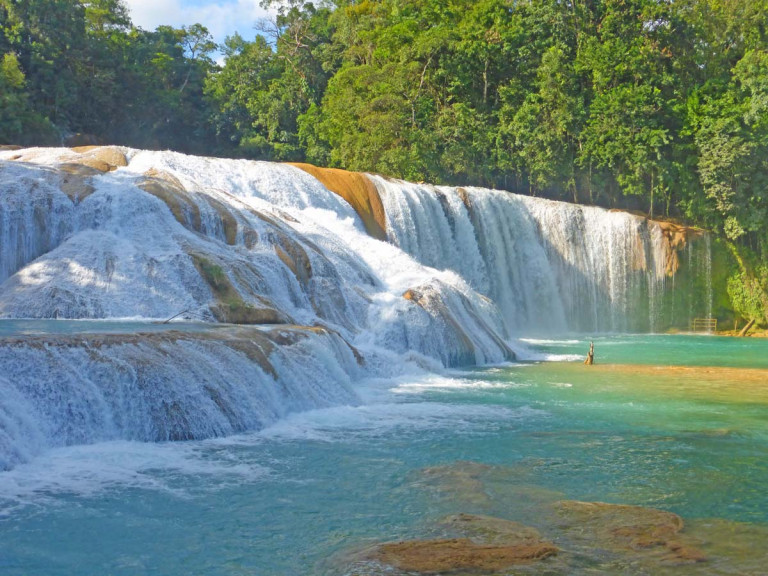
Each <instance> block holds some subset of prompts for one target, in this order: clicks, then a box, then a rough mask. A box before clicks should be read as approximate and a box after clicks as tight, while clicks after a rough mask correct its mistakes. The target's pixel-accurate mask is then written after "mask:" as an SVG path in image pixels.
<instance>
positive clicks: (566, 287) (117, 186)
mask: <svg viewBox="0 0 768 576" xmlns="http://www.w3.org/2000/svg"><path fill="white" fill-rule="evenodd" d="M102 151H108V152H109V155H108V156H105V157H106V158H107V160H108V162H107V161H105V160H103V158H102V156H98V154H100V152H99V151H98V150H97V151H96V152H85V153H77V152H73V151H70V150H67V149H52V150H47V149H30V150H23V151H18V152H0V319H1V318H5V319H12V318H39V319H56V318H69V319H79V320H82V319H99V320H108V321H109V322H118V321H119V322H122V323H125V321H126V319H142V320H143V321H145V322H146V321H147V320H160V319H168V318H170V317H172V316H176V315H178V314H181V315H182V316H184V315H186V316H187V317H191V318H194V319H202V320H204V321H208V322H214V321H218V322H223V323H237V324H282V325H287V324H293V325H302V326H305V327H306V328H285V329H284V330H285V331H284V332H280V330H279V329H276V328H272V329H266V328H261V329H258V328H248V329H245V328H239V329H234V328H226V329H224V328H220V329H218V330H219V331H216V330H214V331H213V332H211V330H213V328H210V329H206V330H201V331H200V332H199V333H185V334H184V335H179V334H178V333H176V332H175V331H174V332H167V333H163V334H164V335H157V334H155V335H152V336H147V335H142V336H137V335H136V333H135V331H133V332H130V333H126V334H123V335H122V336H120V337H116V336H115V337H107V336H105V335H103V334H100V333H99V332H100V330H99V328H98V326H96V327H95V328H94V327H92V326H89V330H90V331H92V332H96V333H97V334H91V335H90V336H87V337H86V336H82V335H75V334H71V335H67V336H61V335H55V336H54V335H50V336H47V337H42V336H40V337H18V336H15V335H14V336H13V337H0V365H2V367H3V373H2V376H0V468H4V467H5V468H7V467H10V466H13V465H15V464H16V463H18V462H21V461H24V460H26V459H28V458H30V457H32V456H33V455H34V454H36V453H38V452H39V451H41V450H44V449H46V448H48V447H53V446H61V445H66V444H73V443H83V442H96V441H101V440H107V439H118V438H123V439H132V440H143V441H153V440H167V439H183V438H203V437H208V436H219V435H224V434H231V433H234V432H239V431H244V430H252V429H257V428H259V427H261V426H264V425H265V424H266V423H269V422H272V421H274V420H275V419H276V418H280V417H282V416H283V415H285V414H287V413H289V412H291V411H296V410H306V409H310V408H313V407H324V406H329V405H333V404H340V403H355V402H357V398H356V396H355V394H354V391H353V388H352V386H351V382H352V381H353V380H354V379H357V378H362V377H365V376H382V375H383V376H392V375H393V374H397V373H398V372H399V371H402V370H404V369H405V368H404V366H405V365H408V366H420V367H422V368H423V367H427V368H429V369H432V368H435V367H438V368H439V367H440V366H457V365H471V364H484V363H494V362H501V361H504V360H510V359H514V353H513V352H512V349H511V348H510V345H509V343H508V342H507V339H508V338H509V337H510V335H515V334H521V333H535V332H537V333H541V332H549V333H552V332H557V333H560V332H563V331H569V330H570V331H610V330H613V331H617V330H649V329H651V330H654V329H660V328H663V327H665V326H667V325H671V324H673V323H675V322H677V321H678V319H677V318H676V317H675V316H674V315H675V314H676V313H679V311H681V310H688V309H689V307H688V301H686V302H685V304H682V303H680V302H677V301H674V300H673V303H674V306H673V307H670V306H669V305H668V303H667V300H668V298H667V293H668V292H670V290H668V289H667V286H666V285H665V282H666V278H667V273H668V266H669V254H668V252H665V250H666V251H668V250H669V243H668V242H667V241H666V239H665V237H664V234H663V230H662V229H661V228H660V227H659V226H658V225H656V224H654V223H649V222H647V221H646V220H644V219H642V218H637V217H635V216H631V215H628V214H623V213H611V212H608V211H605V210H601V209H598V208H588V207H580V206H571V205H567V204H563V203H557V202H550V201H545V200H538V199H534V198H527V197H523V196H518V195H513V194H508V193H504V192H499V191H492V190H482V189H478V188H466V189H461V188H449V187H431V186H420V185H415V184H408V183H404V182H395V181H388V180H384V179H383V178H379V177H375V176H369V177H368V178H370V179H371V181H372V182H373V184H375V187H372V189H373V190H374V193H375V191H376V190H378V193H379V196H380V201H381V205H382V206H381V208H383V213H382V214H377V215H376V216H377V217H378V218H380V219H381V222H380V224H381V225H382V227H383V224H384V221H383V219H384V218H386V222H385V224H386V229H387V230H386V232H387V236H388V238H389V242H383V241H380V240H377V239H375V238H373V237H371V236H370V235H369V234H367V233H366V226H364V220H361V218H360V217H359V216H358V214H357V213H356V212H355V210H353V208H352V206H350V204H348V203H347V202H345V201H344V200H343V199H342V198H340V197H339V196H338V195H337V194H335V193H334V192H338V191H336V190H334V192H331V191H330V190H329V189H328V188H326V187H325V186H324V185H323V184H321V182H320V181H319V180H317V179H316V178H315V177H313V176H311V175H310V174H308V173H306V172H304V171H302V170H301V169H299V168H296V167H293V166H288V165H279V164H272V163H265V162H250V161H243V160H217V159H210V158H194V157H189V156H184V155H181V154H176V153H170V152H140V151H135V150H130V149H123V148H105V149H102ZM9 160H14V161H9ZM109 162H112V164H110V163H109ZM94 167H95V168H94ZM363 179H365V178H363ZM371 181H367V180H366V182H367V183H368V184H370V182H371ZM368 200H370V198H368ZM375 200H376V201H379V198H376V199H375ZM364 204H365V202H363V203H361V205H364ZM369 205H370V202H369ZM356 208H359V206H356ZM369 224H370V221H368V222H366V225H369ZM699 244H702V245H705V246H707V247H708V244H705V243H698V242H697V243H695V246H694V243H689V244H688V245H687V246H686V248H685V250H686V251H688V254H690V258H692V259H693V260H694V261H695V262H697V264H696V265H695V266H693V265H689V266H688V268H689V269H690V270H689V272H690V271H691V270H693V271H694V272H693V273H695V274H698V275H701V274H705V273H706V266H705V265H703V264H698V262H705V260H706V258H705V259H702V256H701V251H700V249H699ZM675 257H676V258H677V255H676V254H675ZM669 284H670V285H671V282H670V283H669ZM709 291H710V293H711V285H710V286H709ZM684 292H685V291H683V290H680V289H678V290H677V291H676V292H675V293H676V294H678V295H679V296H682V295H683V293H684ZM710 301H711V296H710ZM638 303H639V304H638ZM696 313H697V314H698V313H699V312H696ZM119 322H118V323H119ZM105 326H106V325H105ZM211 326H215V324H211ZM233 330H234V331H236V334H235V333H233V332H232V331H233ZM0 332H1V330H0ZM297 335H298V336H297Z"/></svg>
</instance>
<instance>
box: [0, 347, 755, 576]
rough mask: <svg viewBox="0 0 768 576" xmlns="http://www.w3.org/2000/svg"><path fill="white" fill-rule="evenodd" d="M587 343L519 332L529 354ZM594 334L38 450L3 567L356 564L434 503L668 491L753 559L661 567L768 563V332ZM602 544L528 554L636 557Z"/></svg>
mask: <svg viewBox="0 0 768 576" xmlns="http://www.w3.org/2000/svg"><path fill="white" fill-rule="evenodd" d="M587 345H588V342H587V341H584V340H581V339H576V340H569V341H561V342H556V341H549V342H541V341H539V342H530V341H529V342H528V343H527V346H528V347H529V348H530V349H531V351H532V353H533V354H534V355H569V354H574V353H581V354H583V353H584V352H585V350H586V346H587ZM595 352H596V358H597V362H598V365H597V366H595V367H591V368H590V367H585V366H583V365H581V364H580V363H576V362H567V363H563V362H545V363H535V362H530V363H522V364H513V365H509V366H502V367H493V368H486V369H478V370H470V371H465V372H454V373H449V374H444V375H414V376H412V377H408V378H402V379H400V380H398V381H371V382H365V383H361V384H360V387H361V391H362V392H361V393H362V396H363V397H364V399H365V400H366V403H365V404H364V405H363V406H360V407H340V408H334V409H328V410H321V411H315V412H310V413H304V414H298V415H295V416H292V417H290V418H288V419H286V420H284V421H282V422H280V423H279V424H277V425H276V426H273V427H272V428H270V429H267V430H264V431H262V432H260V433H257V434H250V435H245V436H239V437H234V438H227V439H219V440H211V441H204V442H187V443H176V444H154V445H151V444H137V443H128V442H114V443H105V444H98V445H94V446H80V447H71V448H66V449H61V450H55V451H52V452H49V453H47V454H45V455H44V456H42V457H39V458H37V459H36V460H34V461H33V462H31V463H29V464H25V465H22V466H19V467H17V468H16V469H14V470H11V471H10V472H5V473H0V574H4V575H5V574H8V575H22V574H24V575H27V574H50V575H59V574H61V575H64V574H78V575H80V574H82V575H89V574H93V575H97V574H98V575H102V574H126V575H129V574H130V575H133V574H162V575H174V574H179V575H180V574H211V575H218V574H221V575H235V574H237V575H241V574H249V575H250V574H253V575H294V574H295V575H307V574H320V575H326V574H328V575H330V574H345V573H349V574H351V573H357V572H349V571H348V570H347V566H348V564H345V562H346V560H345V558H346V556H345V553H346V552H347V551H349V550H351V549H356V548H360V547H363V546H365V545H368V544H371V543H375V542H380V541H389V540H396V539H401V538H415V537H425V536H429V535H433V534H435V533H436V532H435V528H434V523H435V521H436V520H438V519H439V518H441V517H443V516H445V515H446V514H455V513H459V512H470V513H483V514H491V515H494V516H500V517H504V518H509V519H513V520H519V521H521V522H524V523H526V524H530V525H534V526H536V527H538V528H539V529H540V530H541V531H542V532H543V533H545V534H546V535H548V536H549V537H551V538H556V536H555V535H554V532H552V530H554V528H552V526H549V525H547V524H546V523H545V522H544V521H543V520H542V515H541V514H540V513H539V512H540V507H541V506H543V505H544V503H545V502H547V501H549V500H554V499H560V498H567V499H577V500H584V501H602V502H612V503H623V504H633V505H639V506H651V507H656V508H661V509H664V510H668V511H671V512H674V513H676V514H679V515H681V516H682V517H684V518H685V520H686V522H691V523H692V525H693V526H695V524H696V522H697V521H700V520H701V519H705V518H717V519H721V520H720V521H719V522H721V523H725V524H723V525H726V526H728V528H727V530H726V531H729V533H735V532H738V531H742V532H747V533H749V534H752V536H751V538H752V539H751V540H750V539H749V537H745V538H746V539H745V545H744V548H745V549H746V551H745V552H744V553H743V554H742V556H744V557H749V559H748V560H745V559H744V558H743V557H739V558H737V559H735V560H734V559H733V558H729V559H728V562H731V564H728V562H726V561H722V562H715V563H713V564H710V565H708V566H707V567H704V568H696V567H687V566H684V567H680V568H679V569H678V568H675V569H674V571H673V572H671V573H678V572H679V573H686V574H687V573H688V572H687V570H694V569H698V570H702V571H700V572H695V573H697V574H699V573H700V574H713V573H718V574H719V573H723V574H725V573H741V574H764V573H765V572H764V571H763V572H761V571H760V570H763V569H764V566H765V565H766V564H765V558H764V557H762V558H758V559H757V560H755V559H754V558H752V557H751V556H750V554H753V553H757V551H756V550H754V548H756V546H754V544H753V543H754V542H755V541H759V538H760V537H762V536H764V535H765V534H766V533H765V532H762V530H764V529H765V527H766V525H768V491H766V489H765V488H766V486H768V390H766V389H768V372H762V369H765V368H768V341H763V340H757V339H747V340H736V339H726V338H713V337H694V336H622V337H604V338H598V339H596V340H595ZM609 364H622V366H611V365H609ZM628 364H631V365H630V366H627V365H628ZM658 365H670V366H671V365H677V366H684V365H694V366H721V367H723V368H722V369H717V368H713V369H711V370H700V369H699V370H691V369H688V368H679V369H666V370H662V369H658V368H655V366H658ZM735 527H738V530H737V529H736V528H735ZM745 527H746V528H745ZM739 533H741V532H739ZM755 534H757V535H758V536H755ZM760 535H762V536H760ZM602 561H603V560H602V559H601V558H592V559H584V558H581V559H579V560H578V561H577V562H576V564H575V565H574V566H575V567H571V568H570V569H568V571H566V572H562V571H557V570H558V569H556V568H555V567H553V566H549V567H547V565H546V564H545V565H542V566H543V567H532V568H530V571H526V572H525V573H533V574H555V573H557V574H561V573H574V574H582V573H583V574H594V573H627V574H638V573H646V572H643V571H642V570H641V569H639V568H637V567H636V566H635V567H634V568H632V566H630V565H627V566H623V567H621V570H624V571H623V572H622V571H621V570H618V569H617V570H618V571H613V572H611V571H608V569H602V568H601V566H603V564H601V562H602ZM733 562H742V564H740V565H737V564H733ZM750 562H751V563H750ZM761 562H762V563H761ZM728 566H731V568H728ZM614 568H615V565H614ZM537 570H538V571H537ZM514 573H518V572H514ZM647 573H655V572H654V571H650V572H647ZM665 573H666V572H665Z"/></svg>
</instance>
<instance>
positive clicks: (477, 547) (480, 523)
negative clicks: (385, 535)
mask: <svg viewBox="0 0 768 576" xmlns="http://www.w3.org/2000/svg"><path fill="white" fill-rule="evenodd" d="M441 525H442V526H443V527H445V528H446V529H448V530H449V531H450V532H455V533H457V535H459V536H460V537H455V538H443V539H435V540H406V541H401V542H388V543H385V544H380V545H378V546H375V547H374V548H373V549H371V550H369V551H368V552H367V553H366V554H365V557H366V558H367V559H368V560H373V561H376V562H378V563H380V564H383V565H386V566H391V567H394V568H396V569H399V570H402V571H405V572H408V573H412V572H415V573H418V574H439V573H445V572H455V571H457V570H470V571H472V572H474V573H479V574H492V573H495V572H498V571H500V570H506V569H508V568H510V567H512V566H516V565H519V564H528V563H531V562H535V561H538V560H544V559H545V558H549V557H550V556H554V555H556V554H557V552H558V549H557V547H556V546H555V545H554V544H552V543H551V542H547V541H545V540H543V539H542V538H541V535H540V534H539V533H538V531H536V530H535V529H534V528H529V527H527V526H523V525H522V524H518V523H517V522H511V521H509V520H503V519H501V518H492V517H490V516H480V515H472V514H459V515H456V516H449V517H448V518H446V519H444V520H443V522H441Z"/></svg>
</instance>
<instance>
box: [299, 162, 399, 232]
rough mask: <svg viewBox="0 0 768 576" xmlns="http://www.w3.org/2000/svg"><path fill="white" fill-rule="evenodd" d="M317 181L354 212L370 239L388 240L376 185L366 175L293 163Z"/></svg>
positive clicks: (384, 216)
mask: <svg viewBox="0 0 768 576" xmlns="http://www.w3.org/2000/svg"><path fill="white" fill-rule="evenodd" d="M292 165H293V166H295V167H296V168H299V169H301V170H304V171H305V172H307V173H308V174H310V175H312V176H314V177H315V178H317V179H318V180H319V181H320V182H321V183H322V184H323V186H325V187H326V188H328V190H330V191H331V192H333V193H334V194H338V195H339V196H341V197H342V198H344V200H346V201H347V202H348V203H349V204H350V206H352V208H354V209H355V212H357V214H358V216H360V219H361V220H362V221H363V224H364V225H365V230H366V232H368V234H369V235H370V236H372V237H373V238H376V239H378V240H386V239H387V214H386V212H385V211H384V205H383V204H382V202H381V197H380V196H379V191H378V190H377V188H376V185H375V184H374V183H373V181H371V179H370V178H368V177H367V176H366V175H365V174H362V173H360V172H347V171H346V170H339V169H337V168H318V167H317V166H313V165H311V164H300V163H295V164H292Z"/></svg>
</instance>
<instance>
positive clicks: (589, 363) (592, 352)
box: [584, 342, 595, 366]
mask: <svg viewBox="0 0 768 576" xmlns="http://www.w3.org/2000/svg"><path fill="white" fill-rule="evenodd" d="M594 363H595V344H594V342H590V343H589V354H587V359H586V360H584V364H586V365H587V366H592V364H594Z"/></svg>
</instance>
